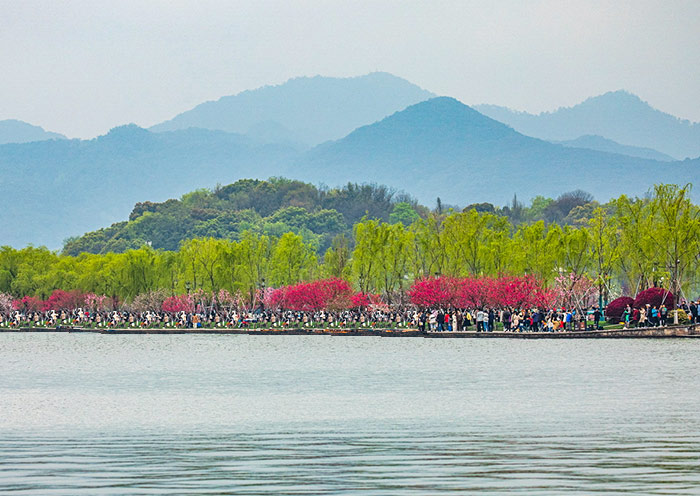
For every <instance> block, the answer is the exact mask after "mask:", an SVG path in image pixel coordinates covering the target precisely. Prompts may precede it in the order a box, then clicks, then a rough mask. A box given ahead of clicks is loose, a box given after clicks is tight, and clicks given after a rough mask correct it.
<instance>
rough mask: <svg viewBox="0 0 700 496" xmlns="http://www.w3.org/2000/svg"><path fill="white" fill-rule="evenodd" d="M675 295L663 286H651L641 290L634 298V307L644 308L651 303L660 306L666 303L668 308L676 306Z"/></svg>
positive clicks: (653, 305)
mask: <svg viewBox="0 0 700 496" xmlns="http://www.w3.org/2000/svg"><path fill="white" fill-rule="evenodd" d="M674 303H675V301H674V299H673V295H672V294H671V293H670V292H668V291H667V290H665V289H663V288H649V289H645V290H644V291H642V292H640V293H639V294H638V295H637V297H636V298H635V299H634V308H642V307H643V306H646V305H650V306H652V307H659V306H661V304H664V305H666V308H668V309H671V308H674V306H675V305H674Z"/></svg>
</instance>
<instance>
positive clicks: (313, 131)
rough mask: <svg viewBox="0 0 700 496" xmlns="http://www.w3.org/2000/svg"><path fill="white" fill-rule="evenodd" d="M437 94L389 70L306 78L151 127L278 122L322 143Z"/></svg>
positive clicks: (240, 127)
mask: <svg viewBox="0 0 700 496" xmlns="http://www.w3.org/2000/svg"><path fill="white" fill-rule="evenodd" d="M433 96H434V95H433V94H432V93H430V92H428V91H425V90H423V89H421V88H419V87H418V86H416V85H414V84H412V83H409V82H408V81H406V80H405V79H401V78H399V77H396V76H393V75H391V74H388V73H385V72H375V73H372V74H368V75H366V76H359V77H352V78H331V77H321V76H316V77H301V78H295V79H290V80H289V81H287V82H286V83H284V84H280V85H278V86H264V87H262V88H258V89H255V90H249V91H244V92H242V93H239V94H237V95H234V96H225V97H222V98H220V99H219V100H217V101H211V102H206V103H202V104H201V105H197V106H196V107H195V108H193V109H192V110H188V111H187V112H183V113H182V114H180V115H178V116H176V117H175V118H173V119H172V120H169V121H166V122H163V123H161V124H157V125H155V126H153V127H152V128H151V130H152V131H156V132H160V131H172V130H175V129H185V128H188V127H198V128H204V129H218V130H223V131H229V132H235V133H241V134H244V133H247V132H248V130H250V129H251V128H255V127H256V126H258V125H260V124H261V123H270V122H273V123H276V125H277V126H281V127H282V128H286V129H289V130H291V132H292V133H293V135H294V136H295V140H298V141H300V142H301V143H304V144H306V145H316V144H318V143H321V142H324V141H327V140H331V139H338V138H341V137H343V136H345V135H346V134H348V133H349V132H351V131H352V130H353V129H355V128H357V127H358V126H363V125H365V124H369V123H372V122H375V121H378V120H379V119H382V118H384V117H386V116H387V115H390V114H392V113H393V112H396V111H397V110H401V109H403V108H406V107H407V106H409V105H412V104H414V103H417V102H420V101H423V100H427V99H428V98H431V97H433Z"/></svg>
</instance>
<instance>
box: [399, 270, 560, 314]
mask: <svg viewBox="0 0 700 496" xmlns="http://www.w3.org/2000/svg"><path fill="white" fill-rule="evenodd" d="M408 294H409V296H410V298H411V303H413V304H414V305H417V306H420V307H438V306H442V307H446V306H455V307H461V308H478V307H494V308H497V307H513V308H523V307H529V306H539V307H547V306H549V305H551V304H552V301H553V299H554V298H553V294H552V292H551V291H550V290H547V289H546V288H544V287H543V285H542V283H541V282H540V281H539V280H537V279H536V278H535V277H533V276H524V277H515V276H502V277H498V278H492V277H462V278H454V277H429V278H425V279H420V280H418V281H416V282H415V283H414V284H413V286H411V288H410V289H409V291H408Z"/></svg>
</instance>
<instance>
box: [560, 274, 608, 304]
mask: <svg viewBox="0 0 700 496" xmlns="http://www.w3.org/2000/svg"><path fill="white" fill-rule="evenodd" d="M552 290H553V291H554V297H555V304H556V305H558V306H560V307H562V308H578V309H579V310H580V309H584V308H588V307H590V306H591V305H594V304H595V299H596V291H597V286H596V285H595V283H594V282H593V281H592V280H591V279H589V278H588V277H586V276H585V275H582V274H576V273H575V272H570V273H568V274H560V275H559V276H557V277H556V279H555V280H554V285H553V287H552Z"/></svg>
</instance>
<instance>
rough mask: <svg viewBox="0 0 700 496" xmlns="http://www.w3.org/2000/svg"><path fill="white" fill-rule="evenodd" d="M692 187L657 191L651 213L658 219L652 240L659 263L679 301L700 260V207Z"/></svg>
mask: <svg viewBox="0 0 700 496" xmlns="http://www.w3.org/2000/svg"><path fill="white" fill-rule="evenodd" d="M691 188H692V186H691V185H690V184H687V185H685V186H683V187H680V186H677V185H675V184H662V185H657V186H656V187H655V188H654V193H655V194H654V196H653V198H652V200H651V202H650V203H649V211H650V214H651V216H652V218H653V220H654V228H653V229H652V230H651V232H650V237H651V238H652V239H653V240H654V243H655V244H656V245H657V246H658V254H659V261H660V264H661V266H662V267H663V270H664V271H665V272H666V273H667V274H668V277H669V284H668V289H669V291H671V293H673V296H674V297H675V301H679V297H680V296H682V293H683V287H684V286H687V283H688V280H689V278H690V277H691V275H692V273H693V272H694V271H695V270H697V266H698V260H699V259H700V208H698V207H697V206H696V205H693V204H692V203H691V201H690V198H689V195H690V191H691Z"/></svg>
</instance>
